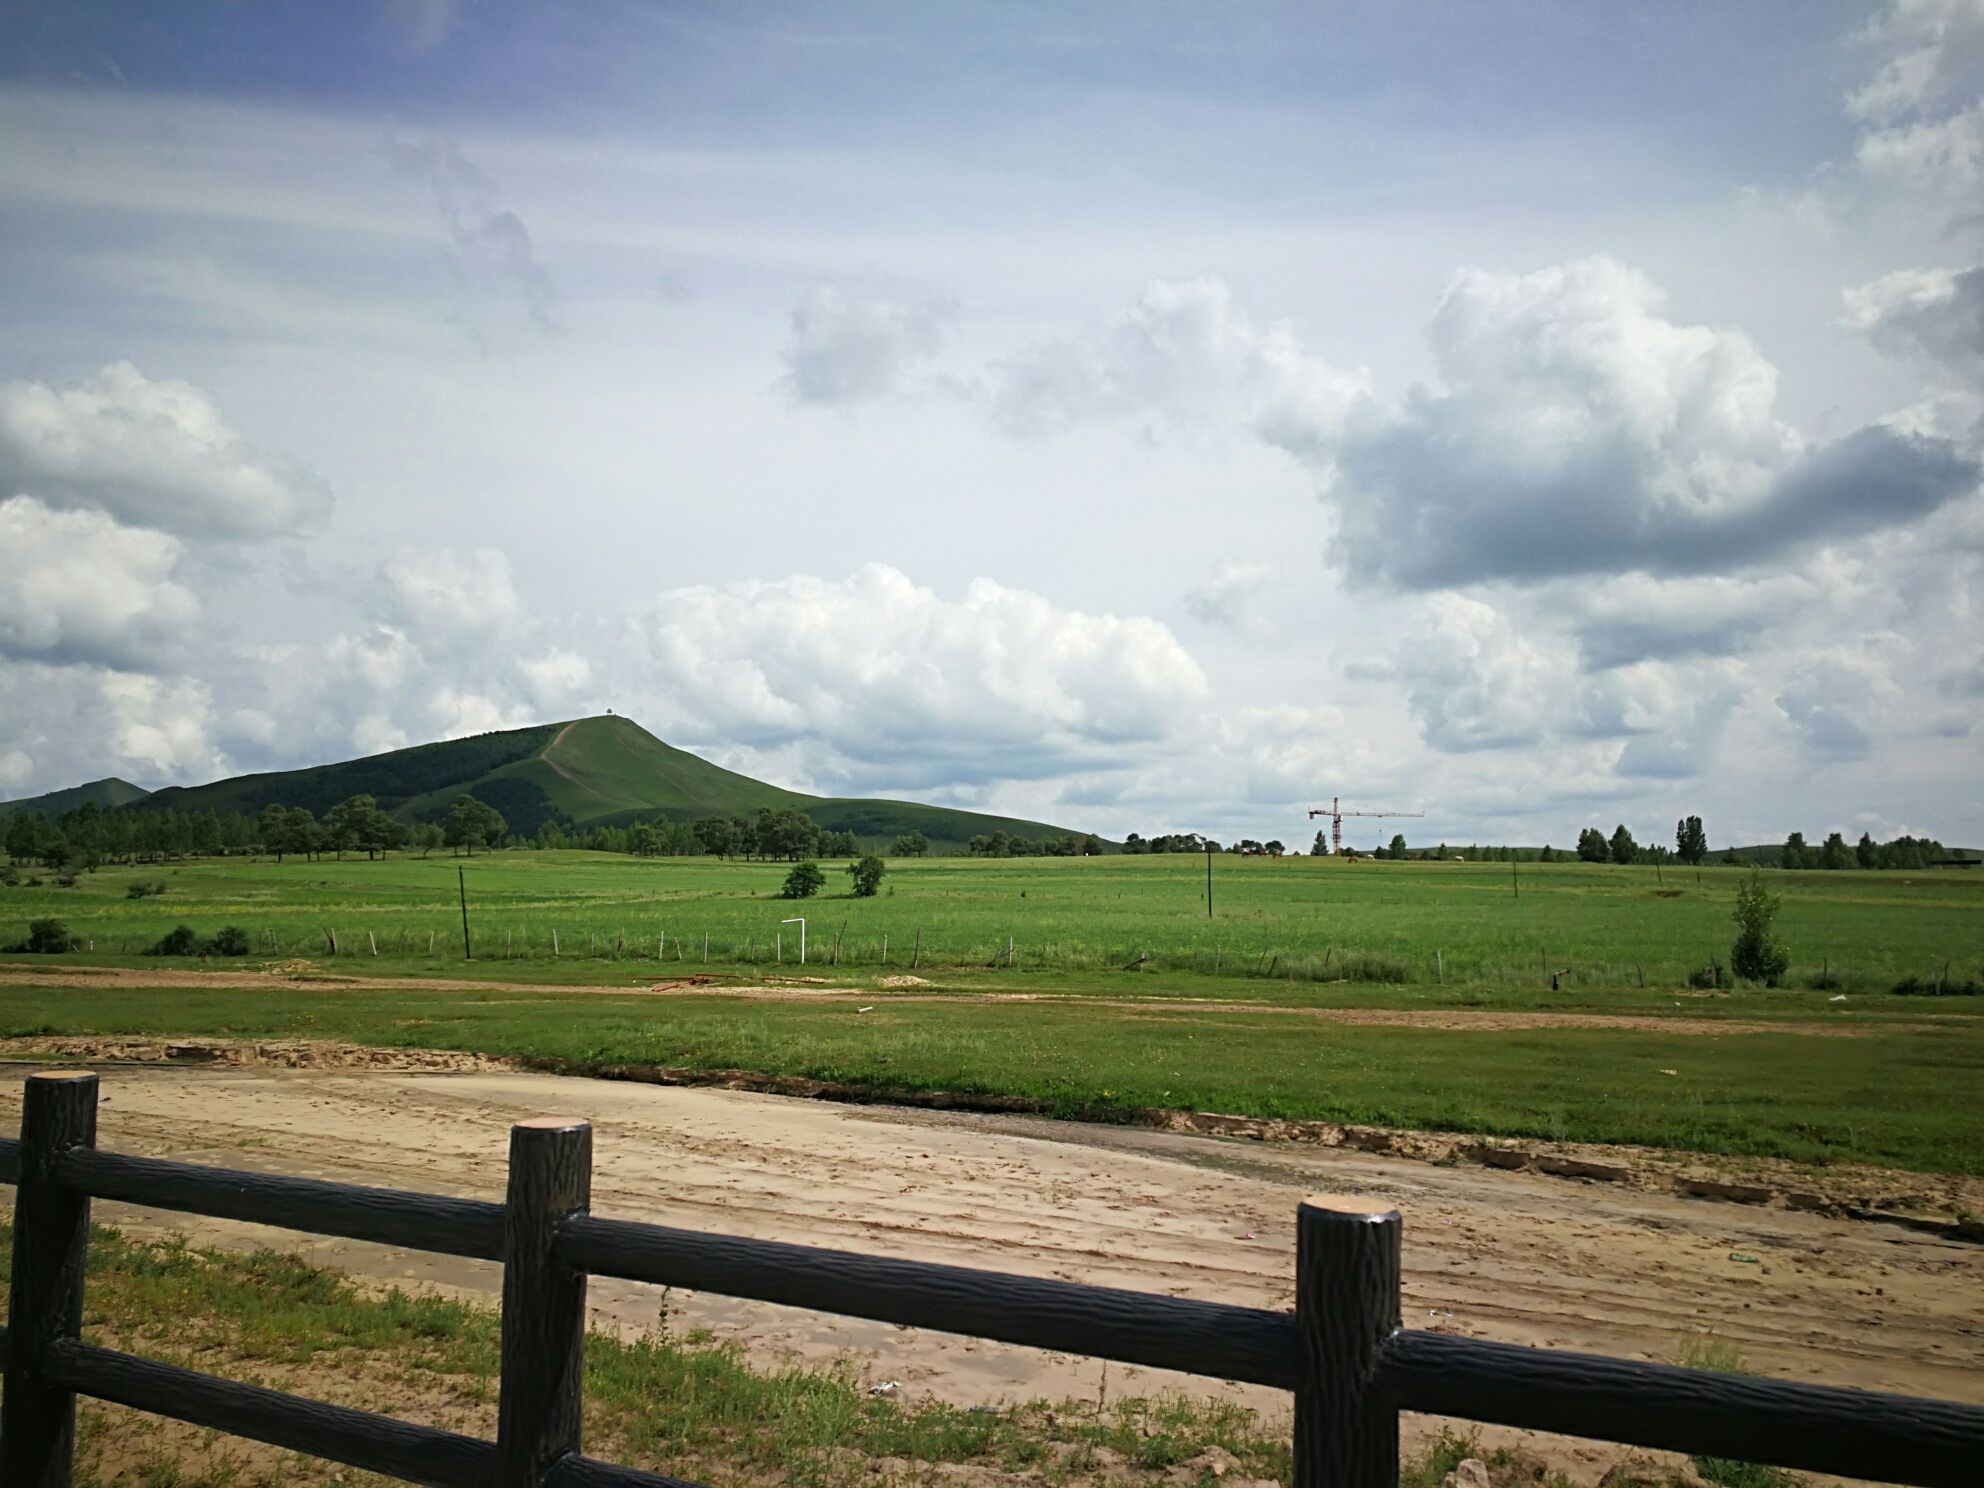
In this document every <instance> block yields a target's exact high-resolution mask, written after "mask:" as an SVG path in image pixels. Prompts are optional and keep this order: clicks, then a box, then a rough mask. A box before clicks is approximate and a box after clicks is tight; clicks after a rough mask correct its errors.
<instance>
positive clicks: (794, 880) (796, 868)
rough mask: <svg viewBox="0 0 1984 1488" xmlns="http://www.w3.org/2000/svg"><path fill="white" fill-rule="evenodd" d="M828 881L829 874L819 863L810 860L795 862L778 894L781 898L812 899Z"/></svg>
mask: <svg viewBox="0 0 1984 1488" xmlns="http://www.w3.org/2000/svg"><path fill="white" fill-rule="evenodd" d="M826 881H827V876H826V874H824V873H822V872H821V871H820V865H819V864H818V863H815V862H812V861H810V860H809V861H807V862H804V863H794V864H793V865H792V871H791V872H790V873H788V874H786V876H785V882H784V884H782V885H781V886H780V887H779V891H778V896H779V898H781V899H810V898H812V897H813V896H814V895H815V894H817V893H819V892H820V886H821V885H822V884H824V883H825V882H826Z"/></svg>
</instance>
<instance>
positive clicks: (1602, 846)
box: [1578, 827, 1612, 863]
mask: <svg viewBox="0 0 1984 1488" xmlns="http://www.w3.org/2000/svg"><path fill="white" fill-rule="evenodd" d="M1611 856H1612V849H1611V847H1610V846H1609V845H1607V843H1606V841H1605V834H1604V833H1603V832H1601V831H1599V830H1598V828H1596V827H1586V828H1585V829H1584V830H1583V831H1581V832H1579V833H1578V860H1579V861H1580V862H1584V863H1603V862H1604V861H1605V860H1606V859H1608V858H1610V857H1611Z"/></svg>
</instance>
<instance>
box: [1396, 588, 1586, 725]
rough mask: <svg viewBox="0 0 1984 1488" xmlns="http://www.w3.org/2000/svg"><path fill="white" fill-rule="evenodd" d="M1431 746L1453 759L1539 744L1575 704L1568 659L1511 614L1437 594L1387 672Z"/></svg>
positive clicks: (1423, 606) (1422, 610) (1418, 616)
mask: <svg viewBox="0 0 1984 1488" xmlns="http://www.w3.org/2000/svg"><path fill="white" fill-rule="evenodd" d="M1362 674H1363V675H1364V676H1367V677H1371V676H1376V675H1389V676H1390V677H1392V678H1394V679H1396V680H1397V681H1399V682H1402V683H1403V684H1404V685H1405V693H1406V701H1407V704H1408V705H1409V706H1410V707H1411V709H1412V712H1413V714H1414V716H1415V717H1417V718H1418V720H1419V724H1420V729H1421V732H1422V733H1423V734H1424V736H1425V739H1426V742H1427V743H1428V744H1431V745H1432V746H1433V747H1434V748H1435V749H1439V750H1442V751H1445V752H1448V753H1463V752H1469V751H1473V750H1479V749H1508V748H1513V747H1516V746H1519V745H1525V744H1533V743H1535V742H1536V741H1537V740H1538V739H1539V738H1541V737H1542V736H1543V735H1544V734H1545V733H1546V732H1548V731H1549V730H1550V726H1551V724H1552V722H1553V721H1555V720H1558V719H1560V718H1561V716H1562V714H1563V712H1564V710H1565V708H1566V707H1567V705H1568V704H1569V702H1570V700H1571V698H1572V695H1573V688H1574V684H1575V680H1576V668H1575V666H1574V664H1573V663H1572V661H1571V658H1570V657H1569V655H1568V654H1567V653H1565V652H1563V651H1561V650H1552V649H1548V648H1546V647H1544V646H1541V645H1538V644H1536V643H1535V642H1532V641H1529V640H1526V639H1524V638H1523V637H1522V636H1521V635H1520V634H1519V633H1518V632H1517V630H1516V628H1515V626H1513V625H1512V624H1511V623H1510V622H1509V618H1508V616H1507V615H1505V614H1503V613H1502V612H1501V611H1499V610H1497V609H1496V608H1495V607H1494V606H1492V605H1489V604H1484V603H1483V602H1481V601H1480V600H1476V599H1468V598H1465V597H1463V596H1461V595H1458V594H1436V595H1432V596H1430V597H1429V598H1428V599H1427V600H1426V601H1425V602H1424V603H1423V604H1421V605H1419V606H1417V614H1416V615H1415V617H1414V619H1413V620H1412V622H1411V623H1410V624H1409V625H1408V626H1407V628H1406V630H1405V633H1404V635H1403V636H1402V637H1401V638H1400V640H1399V644H1398V648H1397V650H1396V652H1395V653H1394V660H1393V661H1392V663H1391V665H1390V667H1389V669H1388V671H1387V672H1377V671H1374V669H1371V668H1365V669H1364V670H1363V673H1362Z"/></svg>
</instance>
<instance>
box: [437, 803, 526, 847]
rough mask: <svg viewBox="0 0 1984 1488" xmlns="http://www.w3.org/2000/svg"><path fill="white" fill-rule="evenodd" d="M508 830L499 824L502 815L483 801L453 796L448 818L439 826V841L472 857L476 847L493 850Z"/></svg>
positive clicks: (508, 828)
mask: <svg viewBox="0 0 1984 1488" xmlns="http://www.w3.org/2000/svg"><path fill="white" fill-rule="evenodd" d="M509 830H510V824H509V823H508V822H506V821H504V820H503V813H502V812H500V811H498V810H497V809H496V808H495V807H494V806H491V805H490V804H489V803H488V802H487V801H478V800H476V798H475V797H474V796H471V795H466V794H464V795H459V796H456V797H455V799H454V801H453V802H452V803H451V804H450V805H449V807H448V814H447V816H446V817H445V818H443V819H442V822H441V840H442V841H444V842H446V843H447V844H448V846H450V847H459V848H461V849H463V850H464V851H466V852H467V853H468V855H469V856H470V857H474V856H475V849H476V846H477V844H478V843H479V844H481V845H482V846H484V847H495V846H496V845H497V844H499V843H500V842H502V840H503V835H504V834H505V833H506V832H508V831H509Z"/></svg>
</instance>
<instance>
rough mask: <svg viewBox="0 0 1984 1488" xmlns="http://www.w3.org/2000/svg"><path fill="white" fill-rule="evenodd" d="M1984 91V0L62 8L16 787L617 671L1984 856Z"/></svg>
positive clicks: (587, 706) (295, 747)
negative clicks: (1983, 266)
mask: <svg viewBox="0 0 1984 1488" xmlns="http://www.w3.org/2000/svg"><path fill="white" fill-rule="evenodd" d="M1981 91H1984V3H1980V0H1893V3H1889V4H1883V5H1877V4H1854V5H1846V4H1824V5H1822V4H1809V3H1806V4H1783V5H1763V4H1758V5H1747V6H1728V5H1719V4H1706V3H1704V4H1686V5H1684V4H1677V5H1671V6H1662V7H1659V8H1657V9H1656V8H1637V7H1616V6H1604V7H1594V6H1586V5H1574V4H1568V3H1565V4H1543V3H1525V4H1495V3H1482V4H1468V5H1461V4H1441V5H1432V4H1428V5H1404V6H1390V7H1317V6H1295V5H1285V6H1271V5H1254V6H1249V5H1236V6H1224V7H1217V8H1206V7H1191V6H1182V5H1142V6H1132V5H1104V4H1094V5H1082V6H1068V5H1047V4H1040V5H999V6H949V7H929V6H913V5H851V6H839V7H833V8H830V9H829V8H824V7H817V6H797V5H794V6H757V7H738V6H716V5H707V6H688V5H637V4H623V5H616V6H596V7H549V6H537V5H523V4H486V5H477V6H465V5H463V6H457V5H453V4H448V3H445V0H417V3H416V0H407V3H391V4H378V3H373V0H366V3H361V4H357V5H353V6H349V7H329V6H320V5H306V4H256V5H246V6H236V5H188V6H183V7H173V8H170V9H166V10H161V9H160V8H158V7H155V6H144V5H137V4H130V5H107V4H98V5H89V4H85V5H65V6H55V5H51V6H47V7H45V8H44V9H43V10H42V11H41V12H40V13H38V14H37V13H30V12H28V11H26V10H22V9H16V10H15V11H12V12H10V13H9V16H8V18H7V19H6V20H4V21H0V194H4V198H3V199H4V200H5V201H6V203H7V210H6V211H5V212H4V213H0V252H3V253H5V255H6V258H7V261H8V263H9V265H10V272H9V273H8V275H6V276H4V279H0V323H4V324H6V325H7V326H8V327H9V334H8V335H7V336H6V337H5V338H4V340H0V536H4V537H5V544H4V546H5V549H6V551H7V553H8V555H9V556H8V560H7V561H6V562H5V563H4V564H0V570H3V572H0V792H4V793H8V794H17V793H27V792H29V791H33V790H40V789H47V788H51V787H54V786H58V785H62V784H68V783H73V781H74V780H75V779H77V778H80V777H81V776H83V775H87V774H100V773H110V772H115V773H119V774H123V775H125V776H127V777H129V778H133V779H137V780H141V781H144V782H146V783H162V782H167V781H187V780H197V779H202V778H209V777H211V776H214V775H217V774H221V773H227V772H232V771H236V770H241V769H260V768H272V767H278V766H284V765H291V764H300V763H307V762H311V761H315V760H320V759H323V758H327V757H341V756H345V755H349V754H351V753H355V752H360V751H368V750H373V749H380V748H388V747H394V746H396V745H398V744H401V743H406V742H414V741H418V740H421V739H426V738H430V737H435V736H438V735H442V734H453V733H461V732H473V731H477V730H479V729H483V728H489V727H499V726H507V725H510V724H515V723H521V722H527V721H534V720H537V719H540V718H545V717H562V716H569V715H571V714H574V713H577V712H582V711H590V710H594V709H597V708H602V707H607V706H613V707H615V708H616V709H617V710H618V711H621V712H624V713H628V714H630V715H632V716H634V717H636V718H638V719H640V720H641V721H643V722H645V723H647V724H648V725H649V726H650V727H652V728H654V729H655V730H656V731H657V732H659V733H661V734H662V735H663V736H664V737H667V738H669V739H671V740H672V741H674V742H678V743H681V744H684V745H686V746H688V747H691V748H696V749H699V750H701V751H703V752H706V753H708V754H710V755H712V756H713V757H716V758H719V759H721V760H722V761H723V762H725V763H727V764H731V765H733V766H735V767H738V768H742V769H747V770H751V771H753V772H755V773H759V774H763V775H766V776H768V777H769V778H774V779H777V780H779V781H781V782H783V783H788V784H792V785H795V786H800V787H805V788H812V789H818V790H822V791H832V792H844V793H874V794H915V795H919V796H923V797H926V798H930V799H940V800H947V801H953V802H957V803H960V804H971V805H981V806H986V807H991V808H995V809H1007V810H1012V811H1015V812H1019V813H1024V814H1028V815H1034V816H1043V817H1047V818H1050V819H1055V820H1066V821H1070V822H1071V823H1076V824H1080V825H1083V826H1094V827H1096V828H1097V829H1100V830H1104V831H1108V832H1112V833H1121V832H1123V831H1128V830H1143V831H1151V830H1162V829H1164V828H1166V827H1180V828H1184V827H1192V828H1199V829H1203V830H1210V831H1213V832H1215V833H1219V834H1222V835H1234V834H1240V833H1244V834H1246V835H1250V836H1270V835H1278V836H1281V837H1283V838H1290V837H1291V836H1292V834H1294V833H1296V832H1297V831H1298V830H1299V829H1300V827H1301V823H1302V821H1303V818H1302V811H1303V809H1304V808H1305V807H1306V805H1307V804H1308V803H1309V801H1310V798H1312V797H1326V796H1329V795H1341V796H1345V797H1346V798H1350V797H1357V798H1361V799H1368V800H1373V801H1376V800H1379V799H1380V798H1382V800H1383V801H1384V802H1388V803H1393V804H1404V805H1407V806H1410V807H1414V808H1417V809H1423V810H1425V811H1426V812H1427V813H1428V816H1427V823H1428V826H1427V830H1428V831H1429V832H1432V833H1434V834H1435V835H1444V836H1447V837H1450V838H1472V837H1479V838H1484V839H1486V838H1506V839H1508V840H1520V841H1532V842H1533V841H1544V840H1550V841H1557V842H1560V843H1561V842H1562V841H1564V840H1568V839H1569V837H1570V836H1572V835H1573V834H1574V832H1575V830H1576V828H1577V827H1578V826H1579V825H1582V824H1585V823H1586V822H1587V821H1588V820H1589V821H1601V820H1602V822H1603V823H1604V824H1605V825H1607V826H1609V825H1610V824H1611V823H1612V822H1614V821H1617V820H1621V819H1623V820H1625V821H1627V822H1628V823H1629V824H1630V825H1632V826H1633V827H1634V829H1635V830H1636V831H1639V832H1640V833H1641V835H1642V836H1646V835H1655V836H1662V837H1664V836H1665V835H1666V833H1667V830H1668V824H1669V823H1671V822H1672V821H1673V820H1674V819H1675V818H1676V817H1677V816H1679V815H1681V814H1682V813H1683V812H1687V811H1699V812H1702V813H1703V814H1704V815H1705V816H1706V817H1707V818H1708V819H1709V823H1710V831H1711V836H1712V837H1714V838H1715V839H1716V840H1717V841H1718V842H1720V841H1727V840H1753V839H1755V838H1757V837H1768V836H1777V835H1781V834H1782V833H1783V832H1784V831H1786V830H1789V829H1792V828H1798V829H1801V830H1804V831H1806V832H1808V833H1810V832H1813V831H1824V830H1830V829H1832V828H1839V829H1841V830H1845V831H1847V832H1848V833H1849V835H1857V834H1858V832H1859V831H1860V830H1863V829H1864V830H1872V831H1873V832H1875V834H1876V835H1886V834H1889V833H1892V832H1896V831H1900V830H1914V831H1933V832H1936V833H1938V834H1939V835H1941V836H1943V837H1945V838H1946V839H1949V840H1977V839H1979V838H1984V815H1981V814H1980V810H1984V808H1980V807H1979V805H1978V804H1977V800H1976V792H1975V789H1974V785H1975V780H1976V778H1977V774H1978V764H1979V749H1978V740H1979V734H1978V731H1977V722H1978V717H1977V715H1978V709H1979V702H1980V698H1984V625H1980V623H1979V600H1980V597H1984V595H1981V594H1980V587H1979V556H1978V555H1979V552H1980V550H1981V549H1984V498H1980V494H1979V491H1978V468H1979V459H1980V455H1984V434H1980V427H1984V426H1980V406H1984V405H1980V397H1981V396H1984V394H1980V377H1981V376H1984V330H1981V329H1980V328H1984V272H1979V271H1977V270H1976V268H1975V266H1976V264H1977V262H1978V242H1977V239H1978V235H1979V218H1978V215H1977V212H1976V203H1977V201H1978V200H1979V198H1980V192H1979V186H1980V184H1984V183H1981V182H1980V176H1981V175H1984V102H1981V101H1980V93H1981ZM1821 817H1823V820H1821V819H1820V818H1821Z"/></svg>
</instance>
